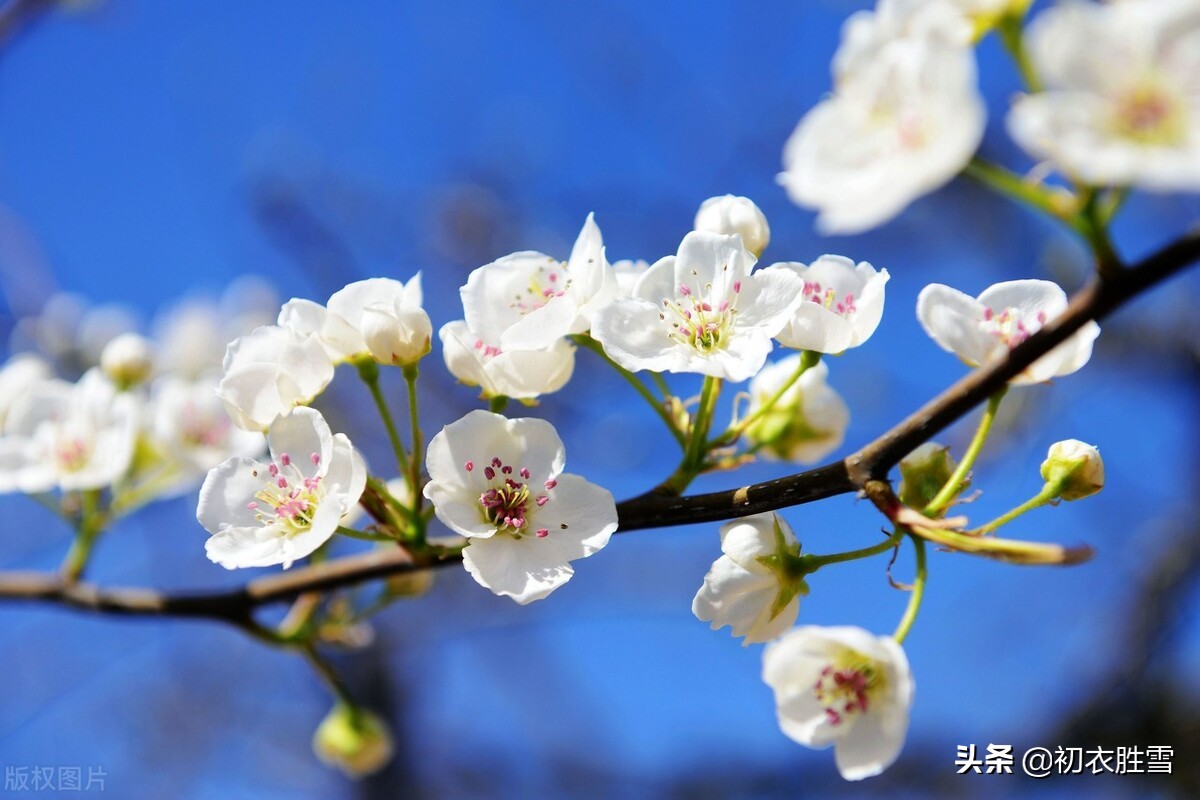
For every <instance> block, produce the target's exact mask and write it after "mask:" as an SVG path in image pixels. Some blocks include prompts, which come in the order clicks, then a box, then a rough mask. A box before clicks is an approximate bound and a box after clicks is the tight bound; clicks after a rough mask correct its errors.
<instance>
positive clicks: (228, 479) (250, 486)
mask: <svg viewBox="0 0 1200 800" xmlns="http://www.w3.org/2000/svg"><path fill="white" fill-rule="evenodd" d="M266 477H267V470H266V467H265V466H263V465H262V464H260V463H258V462H257V461H255V460H254V459H252V458H245V457H238V458H231V459H229V460H227V461H225V462H224V463H223V464H221V465H219V466H217V467H213V468H212V469H211V470H209V472H208V476H207V477H205V479H204V484H203V485H202V486H201V487H200V501H199V504H198V505H197V507H196V519H197V520H198V521H199V522H200V524H201V525H203V526H204V529H205V530H207V531H208V532H209V533H217V532H218V531H221V530H224V529H225V528H230V527H232V528H249V527H257V526H258V524H259V523H258V522H257V520H256V515H257V514H258V512H257V511H256V510H254V509H251V508H248V507H247V504H248V503H250V502H252V501H253V500H254V495H255V493H256V492H258V491H259V490H260V489H262V488H263V485H264V484H265V483H266Z"/></svg>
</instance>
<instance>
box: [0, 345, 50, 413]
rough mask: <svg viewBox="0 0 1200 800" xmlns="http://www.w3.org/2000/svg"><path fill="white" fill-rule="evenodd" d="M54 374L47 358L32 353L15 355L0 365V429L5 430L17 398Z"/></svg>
mask: <svg viewBox="0 0 1200 800" xmlns="http://www.w3.org/2000/svg"><path fill="white" fill-rule="evenodd" d="M53 375H54V371H53V370H52V369H51V368H50V365H49V364H48V363H46V360H45V359H43V358H41V357H40V356H35V355H33V354H31V353H21V354H20V355H15V356H13V357H12V358H10V359H9V360H8V361H7V362H6V363H5V364H4V366H3V367H0V431H3V430H4V424H5V420H7V419H8V411H9V409H11V408H12V407H13V404H14V403H16V402H17V398H19V397H20V396H21V395H22V394H24V393H25V392H26V391H28V390H29V388H30V387H32V386H35V385H37V384H39V383H41V382H42V381H45V380H49V379H50V378H51V377H53Z"/></svg>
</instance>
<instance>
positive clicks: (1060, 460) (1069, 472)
mask: <svg viewBox="0 0 1200 800" xmlns="http://www.w3.org/2000/svg"><path fill="white" fill-rule="evenodd" d="M1042 478H1043V479H1044V480H1045V481H1046V486H1047V487H1050V488H1051V491H1053V492H1054V496H1055V497H1057V498H1060V499H1062V500H1080V499H1082V498H1084V497H1087V496H1089V495H1093V494H1095V493H1096V492H1098V491H1100V490H1101V489H1103V488H1104V461H1103V460H1101V458H1100V451H1099V450H1097V449H1096V448H1095V447H1093V446H1092V445H1090V444H1085V443H1084V442H1081V441H1079V440H1078V439H1066V440H1065V441H1061V442H1056V443H1054V444H1053V445H1051V446H1050V453H1049V454H1048V455H1047V456H1046V460H1045V461H1043V462H1042Z"/></svg>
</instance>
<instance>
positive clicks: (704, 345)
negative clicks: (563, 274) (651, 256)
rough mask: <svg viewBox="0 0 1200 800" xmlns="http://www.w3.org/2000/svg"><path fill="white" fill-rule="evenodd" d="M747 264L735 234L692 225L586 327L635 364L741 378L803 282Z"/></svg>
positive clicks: (628, 365) (624, 362)
mask: <svg viewBox="0 0 1200 800" xmlns="http://www.w3.org/2000/svg"><path fill="white" fill-rule="evenodd" d="M753 266H754V256H753V255H751V254H750V253H749V252H747V251H746V249H745V247H743V245H742V240H741V237H739V236H720V235H718V234H714V233H707V232H704V231H693V232H691V233H689V234H688V235H687V236H685V237H684V238H683V242H682V243H681V244H680V245H679V253H678V255H676V256H667V257H666V258H663V259H661V260H659V261H658V262H657V263H655V264H654V266H652V267H650V269H649V270H648V271H647V272H646V274H645V275H643V276H642V278H641V280H639V281H638V283H637V286H636V287H635V288H634V293H633V296H632V297H629V298H623V299H620V300H617V301H615V302H614V303H612V304H611V305H609V306H608V307H606V308H604V309H601V311H600V313H599V314H598V315H597V317H596V319H595V322H594V325H593V329H592V335H593V336H595V337H596V339H597V340H598V341H599V342H600V343H601V344H602V345H604V350H605V352H606V353H608V355H609V357H611V358H612V359H613V361H616V362H617V363H618V364H620V365H621V366H622V367H624V368H625V369H628V370H633V371H634V372H636V371H639V370H643V369H648V370H652V371H655V372H663V371H667V372H698V373H700V374H702V375H711V376H713V377H717V378H724V379H726V380H730V381H744V380H746V379H747V378H749V377H750V376H752V375H754V374H755V373H756V372H758V371H759V370H760V369H761V368H762V365H763V363H764V362H765V361H766V360H767V354H768V353H770V352H771V337H772V336H775V335H776V334H778V333H779V331H780V330H781V329H782V328H783V326H784V325H786V324H787V322H788V320H789V319H790V317H791V315H792V313H793V311H794V309H795V307H796V306H797V304H799V303H800V301H801V299H802V298H801V293H802V289H803V282H802V281H801V280H800V279H799V278H798V277H797V276H796V275H795V274H794V273H792V272H791V271H790V270H787V269H784V268H782V267H768V268H767V269H764V270H759V271H758V272H751V271H750V269H751V267H753Z"/></svg>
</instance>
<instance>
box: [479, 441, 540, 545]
mask: <svg viewBox="0 0 1200 800" xmlns="http://www.w3.org/2000/svg"><path fill="white" fill-rule="evenodd" d="M463 468H464V469H466V471H467V472H474V471H475V462H474V461H468V462H467V463H466V464H465V465H463ZM483 477H484V478H486V479H487V481H488V484H489V486H488V489H487V490H486V491H484V492H481V493H480V495H479V509H480V512H481V513H482V515H483V518H484V520H486V521H487V522H489V523H490V524H492V525H495V526H496V527H497V528H499V529H500V532H501V533H507V534H509V535H510V536H512V537H513V538H514V539H520V538H521V537H522V536H525V535H528V534H529V530H528V529H527V528H526V525H527V524H528V523H529V522H530V520H529V514H530V512H531V511H532V510H533V509H534V508H541V507H542V506H544V505H546V503H548V502H550V495H549V492H550V491H551V490H552V489H553V488H554V487H555V486H557V485H558V482H557V481H554V480H548V481H546V482H545V484H544V486H545V490H546V493H545V494H537V493H536V492H534V491H533V490H532V489H530V487H529V484H528V483H527V481H528V480H529V469H528V468H527V467H521V468H520V469H518V470H514V469H513V468H512V467H511V466H510V465H508V464H505V463H504V462H503V461H502V460H501V459H500V458H499V457H498V456H493V457H492V460H491V461H490V462H489V463H488V465H487V466H485V467H484V468H483ZM531 504H532V508H531V507H530V506H531ZM533 533H534V536H536V537H537V538H539V539H544V538H545V537H547V536H549V535H550V531H549V530H548V529H546V528H537V529H536V530H535V531H534V532H533Z"/></svg>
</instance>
